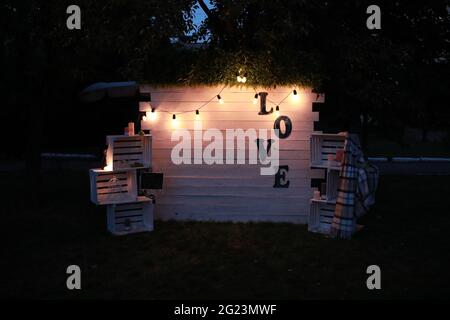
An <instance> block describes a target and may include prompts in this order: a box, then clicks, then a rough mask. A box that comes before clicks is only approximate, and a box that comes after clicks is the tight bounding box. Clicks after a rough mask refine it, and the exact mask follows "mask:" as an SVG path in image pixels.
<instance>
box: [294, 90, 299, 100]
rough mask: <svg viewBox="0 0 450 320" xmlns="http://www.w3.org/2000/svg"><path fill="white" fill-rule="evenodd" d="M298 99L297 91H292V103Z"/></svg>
mask: <svg viewBox="0 0 450 320" xmlns="http://www.w3.org/2000/svg"><path fill="white" fill-rule="evenodd" d="M299 99H300V95H299V94H297V90H295V89H294V90H293V91H292V100H294V101H298V100H299Z"/></svg>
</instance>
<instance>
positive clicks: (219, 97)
mask: <svg viewBox="0 0 450 320" xmlns="http://www.w3.org/2000/svg"><path fill="white" fill-rule="evenodd" d="M217 99H219V103H220V104H223V100H222V97H221V96H220V94H218V95H217Z"/></svg>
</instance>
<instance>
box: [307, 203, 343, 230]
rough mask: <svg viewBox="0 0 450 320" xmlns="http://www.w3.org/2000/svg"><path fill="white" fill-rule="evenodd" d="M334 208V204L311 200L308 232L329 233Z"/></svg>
mask: <svg viewBox="0 0 450 320" xmlns="http://www.w3.org/2000/svg"><path fill="white" fill-rule="evenodd" d="M335 207H336V204H335V203H332V202H327V201H326V200H314V199H313V200H311V207H310V212H309V220H308V231H311V232H318V233H323V234H328V233H330V230H331V224H332V222H333V216H334V209H335Z"/></svg>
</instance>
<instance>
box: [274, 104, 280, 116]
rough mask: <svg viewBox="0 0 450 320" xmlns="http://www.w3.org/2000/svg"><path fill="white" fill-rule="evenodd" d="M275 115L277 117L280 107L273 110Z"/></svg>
mask: <svg viewBox="0 0 450 320" xmlns="http://www.w3.org/2000/svg"><path fill="white" fill-rule="evenodd" d="M275 115H276V116H277V117H278V116H279V115H280V107H279V106H276V108H275Z"/></svg>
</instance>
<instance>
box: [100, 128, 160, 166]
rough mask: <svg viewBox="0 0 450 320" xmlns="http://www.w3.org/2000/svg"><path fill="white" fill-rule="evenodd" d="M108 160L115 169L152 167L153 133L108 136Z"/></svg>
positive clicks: (109, 164)
mask: <svg viewBox="0 0 450 320" xmlns="http://www.w3.org/2000/svg"><path fill="white" fill-rule="evenodd" d="M106 142H107V144H108V150H107V153H106V161H107V164H108V166H111V167H112V169H113V170H117V169H122V170H123V169H138V168H150V167H151V150H152V137H151V135H142V136H141V135H136V136H107V138H106Z"/></svg>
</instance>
